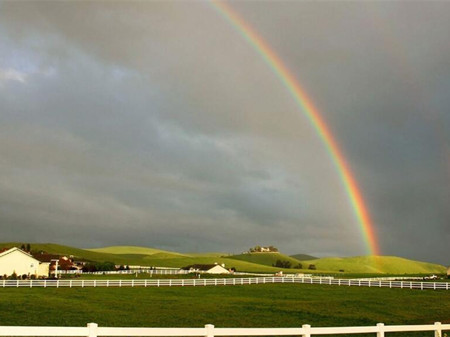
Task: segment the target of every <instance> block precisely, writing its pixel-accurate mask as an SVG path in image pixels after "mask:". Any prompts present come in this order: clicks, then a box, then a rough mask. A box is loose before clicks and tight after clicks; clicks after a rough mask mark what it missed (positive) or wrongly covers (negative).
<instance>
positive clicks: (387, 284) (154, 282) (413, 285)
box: [0, 277, 450, 290]
mask: <svg viewBox="0 0 450 337" xmlns="http://www.w3.org/2000/svg"><path fill="white" fill-rule="evenodd" d="M270 283H304V284H327V285H338V286H358V287H378V288H401V289H420V290H425V289H432V290H450V283H449V282H414V281H380V280H375V281H373V280H348V279H331V278H310V277H253V278H214V279H131V280H130V279H128V280H87V279H86V280H80V279H73V280H65V279H60V280H1V281H0V287H3V288H7V287H16V288H19V287H26V288H34V287H44V288H62V287H70V288H72V287H175V286H181V287H187V286H193V287H198V286H231V285H250V284H270Z"/></svg>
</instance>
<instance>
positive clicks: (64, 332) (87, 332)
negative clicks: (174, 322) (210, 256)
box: [0, 322, 450, 337]
mask: <svg viewBox="0 0 450 337" xmlns="http://www.w3.org/2000/svg"><path fill="white" fill-rule="evenodd" d="M448 330H450V324H441V323H440V322H436V323H434V324H429V325H384V324H383V323H378V324H377V325H376V326H358V327H334V328H333V327H325V328H313V327H311V326H310V325H307V324H305V325H302V327H301V328H216V327H214V325H211V324H207V325H205V327H204V328H108V327H99V326H98V325H97V324H96V323H89V324H88V325H87V326H86V327H33V326H0V336H49V337H50V336H71V337H78V336H79V337H82V336H83V337H101V336H111V337H114V336H127V337H132V336H141V337H176V336H180V337H188V336H189V337H194V336H198V337H214V336H303V337H311V336H314V335H340V334H367V333H374V334H376V337H384V335H385V333H387V332H413V331H422V332H423V331H431V332H434V337H443V334H442V332H443V331H448Z"/></svg>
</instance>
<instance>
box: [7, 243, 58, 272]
mask: <svg viewBox="0 0 450 337" xmlns="http://www.w3.org/2000/svg"><path fill="white" fill-rule="evenodd" d="M48 268H49V264H48V263H41V262H40V261H39V260H36V259H35V258H34V257H33V256H31V255H30V254H28V253H26V252H24V251H23V250H21V249H19V248H17V247H14V248H11V249H8V250H6V251H4V252H2V253H0V276H3V275H6V276H11V275H12V274H14V273H16V275H17V276H21V275H27V276H31V275H35V276H48Z"/></svg>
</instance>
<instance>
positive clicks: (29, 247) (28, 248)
mask: <svg viewBox="0 0 450 337" xmlns="http://www.w3.org/2000/svg"><path fill="white" fill-rule="evenodd" d="M27 252H31V245H30V244H29V243H27Z"/></svg>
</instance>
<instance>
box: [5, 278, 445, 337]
mask: <svg viewBox="0 0 450 337" xmlns="http://www.w3.org/2000/svg"><path fill="white" fill-rule="evenodd" d="M0 299H1V300H0V313H1V314H0V325H47V326H51V325H55V326H85V325H86V324H87V323H88V322H96V323H98V324H99V325H101V326H136V327H142V326H147V327H182V326H185V327H201V326H203V325H204V324H214V325H215V326H217V327H296V326H297V327H298V326H301V325H302V324H311V325H312V326H363V325H375V324H376V323H379V322H383V323H385V324H391V325H392V324H399V325H404V324H428V323H433V322H436V321H441V322H442V323H450V292H448V291H419V290H407V289H384V288H358V287H337V286H318V285H305V284H303V285H292V284H290V285H281V284H278V285H253V286H228V287H223V286H222V287H195V288H194V287H172V288H169V287H166V288H59V289H55V288H46V289H44V288H33V289H29V288H18V289H17V288H5V289H0ZM424 335H425V334H422V336H424ZM430 336H431V335H430Z"/></svg>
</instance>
